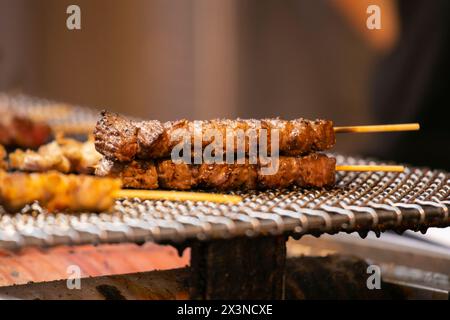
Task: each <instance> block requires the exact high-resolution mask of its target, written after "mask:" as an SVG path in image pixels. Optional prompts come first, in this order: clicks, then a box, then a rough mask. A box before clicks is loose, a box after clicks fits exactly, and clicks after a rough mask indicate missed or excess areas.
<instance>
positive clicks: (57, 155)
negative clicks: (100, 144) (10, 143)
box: [9, 137, 102, 174]
mask: <svg viewBox="0 0 450 320" xmlns="http://www.w3.org/2000/svg"><path fill="white" fill-rule="evenodd" d="M101 159H102V156H101V155H100V154H99V153H98V152H97V151H96V150H95V146H94V142H93V141H92V140H88V141H87V142H80V141H77V140H74V139H66V138H62V137H57V139H56V141H53V142H51V143H49V144H46V145H43V146H41V147H40V148H39V149H38V150H37V151H33V150H26V151H22V150H20V149H18V150H16V151H15V152H13V153H11V154H10V155H9V163H10V168H11V169H15V170H20V171H27V172H46V171H50V170H56V171H59V172H63V173H68V172H74V173H83V174H92V173H94V170H95V169H94V168H95V167H96V166H97V165H98V163H99V162H100V160H101Z"/></svg>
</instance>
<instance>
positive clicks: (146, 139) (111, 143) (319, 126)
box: [94, 111, 335, 162]
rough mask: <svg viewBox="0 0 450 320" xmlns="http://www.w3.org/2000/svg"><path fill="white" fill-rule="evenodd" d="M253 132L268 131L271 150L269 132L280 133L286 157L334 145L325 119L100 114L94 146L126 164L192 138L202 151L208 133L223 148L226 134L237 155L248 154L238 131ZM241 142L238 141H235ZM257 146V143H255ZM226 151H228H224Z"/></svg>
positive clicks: (163, 155)
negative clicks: (174, 118) (145, 117)
mask: <svg viewBox="0 0 450 320" xmlns="http://www.w3.org/2000/svg"><path fill="white" fill-rule="evenodd" d="M249 129H254V130H255V132H256V135H257V136H258V137H259V134H260V132H261V131H260V130H261V129H266V130H267V145H268V146H269V148H268V149H269V150H270V145H271V143H270V137H271V130H272V129H278V130H279V150H280V153H281V154H283V155H287V156H299V155H304V154H307V153H310V152H313V151H322V150H327V149H330V148H331V147H333V146H334V144H335V134H334V129H333V123H332V122H331V121H327V120H316V121H309V120H305V119H296V120H291V121H288V120H281V119H264V120H261V121H257V120H242V119H238V120H226V119H224V120H220V119H219V120H210V121H196V122H190V121H188V120H180V121H172V122H166V123H161V122H160V121H157V120H150V121H141V122H137V121H132V120H129V119H126V118H124V117H122V116H120V115H117V114H114V113H110V112H106V111H103V112H102V113H101V118H100V120H99V121H98V123H97V126H96V128H95V131H94V135H95V147H96V149H97V151H98V152H100V153H101V154H103V155H104V156H106V157H107V158H109V159H111V160H114V161H120V162H128V161H131V160H135V159H140V160H148V159H159V158H167V157H170V156H171V152H172V149H173V148H174V147H175V146H176V145H178V144H179V143H181V142H183V138H184V137H186V136H188V137H191V140H192V145H194V141H201V145H202V148H205V147H206V146H207V145H209V144H210V143H212V142H213V138H211V139H209V138H208V137H207V135H208V134H207V133H208V132H211V130H216V131H217V132H220V133H221V135H222V138H223V144H222V145H223V148H224V149H226V146H227V143H226V137H227V134H228V135H231V136H232V137H233V139H234V140H235V141H234V146H233V149H232V151H233V152H236V150H237V148H238V146H240V145H243V146H244V148H245V152H246V153H248V151H249V138H248V137H247V136H244V137H242V136H238V135H237V132H238V131H240V132H247V130H249ZM237 140H240V141H237ZM258 144H259V141H258ZM225 151H228V150H225Z"/></svg>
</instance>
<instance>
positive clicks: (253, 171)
mask: <svg viewBox="0 0 450 320" xmlns="http://www.w3.org/2000/svg"><path fill="white" fill-rule="evenodd" d="M102 163H103V164H104V165H101V166H99V168H97V171H96V174H97V175H100V176H109V177H118V178H122V183H123V186H124V187H125V188H139V189H156V188H158V186H159V187H160V188H163V189H173V190H191V189H195V188H200V189H215V190H237V189H240V190H252V189H278V188H287V187H290V186H293V185H297V186H300V187H327V186H332V185H334V182H335V165H336V160H335V159H334V158H330V157H327V156H326V155H323V154H315V153H313V154H310V155H307V156H303V157H280V159H279V170H278V172H277V173H275V174H274V175H264V174H262V172H261V168H262V167H261V165H251V164H248V163H246V164H232V165H229V164H201V165H188V164H184V163H182V164H176V163H174V162H173V161H171V160H156V161H155V162H153V161H133V162H131V163H129V164H123V163H114V162H112V161H111V160H107V159H104V160H103V161H102ZM155 168H156V171H155ZM124 177H131V178H124ZM152 179H153V180H152ZM149 181H150V182H149Z"/></svg>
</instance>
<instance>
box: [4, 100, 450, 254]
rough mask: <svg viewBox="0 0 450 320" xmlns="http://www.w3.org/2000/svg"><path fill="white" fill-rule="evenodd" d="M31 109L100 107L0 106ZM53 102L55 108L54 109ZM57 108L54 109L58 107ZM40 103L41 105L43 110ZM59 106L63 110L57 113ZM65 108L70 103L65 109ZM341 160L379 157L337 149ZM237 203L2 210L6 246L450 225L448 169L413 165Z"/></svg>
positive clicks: (59, 118) (60, 121)
mask: <svg viewBox="0 0 450 320" xmlns="http://www.w3.org/2000/svg"><path fill="white" fill-rule="evenodd" d="M2 108H3V109H5V108H12V109H13V110H14V111H15V112H17V111H19V112H22V113H24V114H26V115H28V116H30V115H31V116H32V115H39V114H45V115H49V114H54V115H55V116H54V117H53V118H48V116H47V119H46V120H47V121H50V122H51V123H53V124H54V125H71V124H74V125H79V124H84V123H90V124H93V123H95V121H96V117H97V114H96V112H95V111H92V110H90V109H86V108H81V107H70V106H67V105H60V104H55V103H54V102H51V101H48V100H39V99H34V98H29V97H27V96H15V97H10V96H7V95H0V109H2ZM52 108H53V109H52ZM55 108H56V109H55ZM39 110H40V111H39ZM57 110H60V111H58V112H60V113H61V114H59V115H58V112H57ZM64 110H65V111H64ZM336 158H337V162H338V163H345V164H377V162H374V161H369V160H364V159H356V158H351V157H343V156H339V155H337V156H336ZM241 195H242V196H243V197H244V201H243V202H242V203H241V204H238V205H224V204H222V205H220V204H214V203H206V202H202V203H199V202H197V203H194V202H172V201H139V200H137V199H128V200H122V201H117V203H116V205H115V208H114V210H113V212H112V213H102V214H92V213H84V214H77V215H70V214H64V213H59V214H49V213H47V212H45V210H44V209H42V208H40V207H39V205H37V204H35V205H32V206H29V207H27V208H24V210H23V211H22V212H21V213H18V214H15V215H9V214H6V213H1V212H0V247H4V248H20V247H24V246H30V245H38V246H53V245H60V244H82V243H99V242H125V241H133V242H142V241H155V242H179V243H183V242H186V241H187V240H192V239H200V240H206V239H217V238H230V237H237V236H249V237H251V236H257V235H262V234H281V233H287V234H290V235H292V236H294V237H297V236H298V237H299V236H301V235H303V234H313V235H320V234H322V233H336V232H340V231H345V232H352V231H358V232H360V234H361V235H362V236H364V235H366V234H367V232H368V231H370V230H373V231H375V232H381V231H384V230H388V229H392V230H398V231H404V230H406V229H412V230H422V231H425V230H426V228H428V227H445V226H448V225H450V219H449V207H450V175H449V174H448V173H446V172H442V171H432V170H428V169H419V168H407V169H406V171H405V172H403V173H381V172H380V173H355V172H345V173H338V177H337V184H336V187H335V188H333V189H330V190H325V189H322V190H313V189H311V190H307V189H300V188H293V189H290V190H270V191H264V192H261V191H254V192H249V193H241Z"/></svg>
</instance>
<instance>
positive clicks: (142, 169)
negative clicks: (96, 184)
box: [95, 158, 158, 189]
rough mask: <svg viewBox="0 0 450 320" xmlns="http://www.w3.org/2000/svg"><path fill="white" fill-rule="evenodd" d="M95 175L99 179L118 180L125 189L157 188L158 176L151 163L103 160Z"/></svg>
mask: <svg viewBox="0 0 450 320" xmlns="http://www.w3.org/2000/svg"><path fill="white" fill-rule="evenodd" d="M95 174H96V175H97V176H101V177H111V178H120V179H121V180H122V184H123V185H124V186H126V187H127V188H134V189H157V188H158V175H157V172H156V166H155V165H154V163H153V162H152V161H146V162H144V161H133V162H131V163H129V164H124V163H120V162H113V161H111V160H108V159H106V158H103V159H102V160H101V161H100V164H99V165H98V166H97V168H96V171H95Z"/></svg>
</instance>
